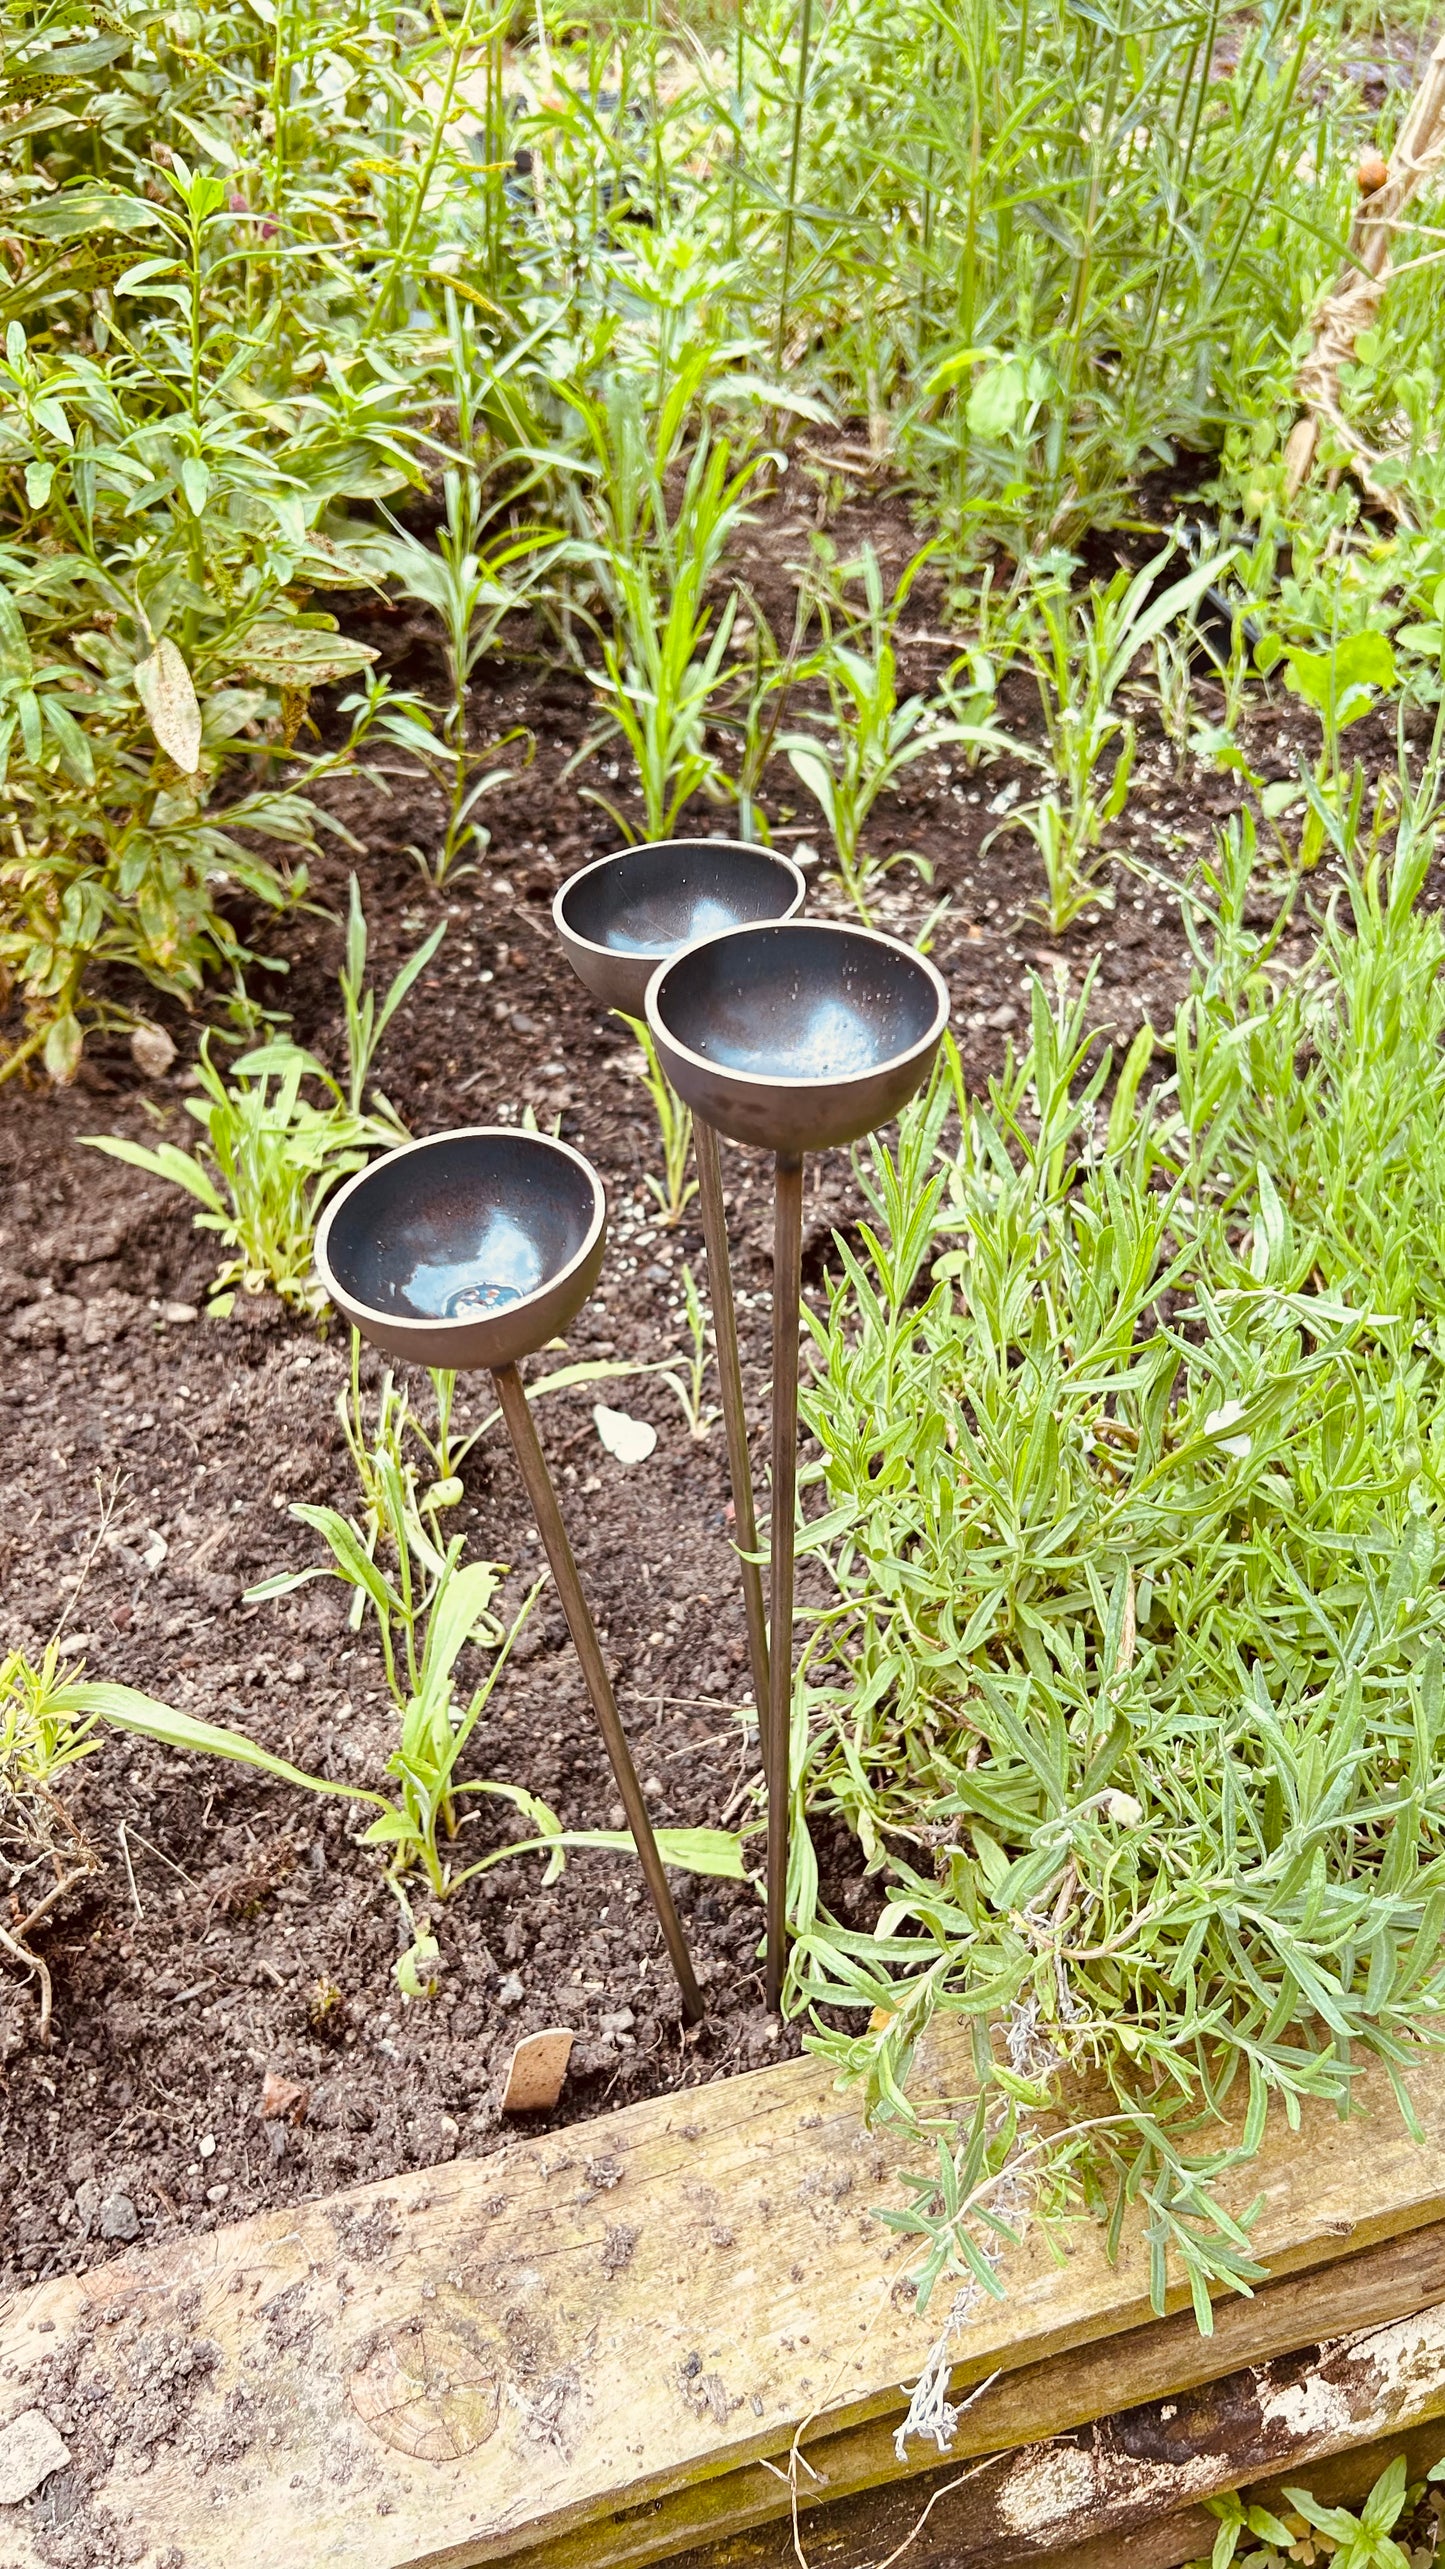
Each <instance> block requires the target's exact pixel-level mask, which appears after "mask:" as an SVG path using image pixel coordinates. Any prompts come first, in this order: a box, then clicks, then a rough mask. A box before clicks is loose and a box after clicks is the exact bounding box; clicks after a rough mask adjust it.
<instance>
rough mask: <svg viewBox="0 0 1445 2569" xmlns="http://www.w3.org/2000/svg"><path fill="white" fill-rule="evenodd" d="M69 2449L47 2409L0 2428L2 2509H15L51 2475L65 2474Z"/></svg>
mask: <svg viewBox="0 0 1445 2569" xmlns="http://www.w3.org/2000/svg"><path fill="white" fill-rule="evenodd" d="M69 2460H70V2447H69V2445H68V2444H67V2443H66V2442H65V2441H64V2439H63V2437H61V2436H60V2435H58V2434H57V2433H56V2430H55V2428H54V2427H53V2426H52V2425H51V2423H50V2420H49V2418H48V2417H47V2416H46V2414H45V2411H44V2409H41V2408H24V2409H22V2410H21V2412H20V2415H19V2416H18V2417H12V2419H11V2420H10V2423H9V2425H8V2426H5V2427H0V2507H14V2506H18V2505H19V2504H20V2501H21V2499H22V2498H28V2497H32V2496H33V2495H34V2493H35V2491H36V2490H37V2489H38V2488H39V2486H40V2483H41V2481H42V2480H48V2479H49V2477H50V2474H51V2472H52V2471H63V2470H64V2468H65V2466H66V2463H67V2462H68V2461H69Z"/></svg>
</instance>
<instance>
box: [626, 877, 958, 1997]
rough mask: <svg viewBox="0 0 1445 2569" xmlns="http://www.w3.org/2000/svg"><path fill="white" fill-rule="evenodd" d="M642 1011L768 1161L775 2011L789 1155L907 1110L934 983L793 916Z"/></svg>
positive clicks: (675, 983)
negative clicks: (771, 1177)
mask: <svg viewBox="0 0 1445 2569" xmlns="http://www.w3.org/2000/svg"><path fill="white" fill-rule="evenodd" d="M646 1006H647V1022H648V1025H649V1026H650V1027H651V1030H652V1038H653V1041H654V1043H655V1044H656V1046H657V1053H658V1059H659V1060H660V1062H661V1063H662V1066H663V1068H664V1070H665V1071H666V1073H667V1075H668V1078H669V1079H670V1080H671V1081H672V1084H673V1086H674V1088H675V1089H676V1090H677V1093H678V1095H679V1097H681V1098H682V1099H683V1101H684V1103H685V1104H686V1105H688V1106H690V1107H691V1108H692V1112H693V1116H694V1118H695V1119H698V1120H700V1121H701V1122H702V1123H705V1124H706V1125H707V1126H709V1127H711V1128H714V1129H716V1130H717V1131H718V1132H722V1133H726V1134H728V1135H729V1136H730V1138H731V1139H732V1140H733V1141H735V1142H752V1143H755V1144H758V1145H760V1146H761V1148H763V1149H764V1150H770V1151H771V1152H772V1153H773V1157H774V1235H773V1236H774V1263H773V1509H772V1563H771V1583H772V1624H771V1630H770V1632H769V1636H768V1641H769V1650H770V1655H771V1683H770V1685H769V1688H768V1694H767V1710H766V1719H765V1722H764V1725H763V1729H764V1745H765V1758H764V1766H765V1772H766V1776H767V1786H768V1860H767V1894H768V1937H767V1990H768V2004H769V2006H770V2007H772V2008H774V2009H778V2008H781V2005H782V1996H783V1980H784V1975H785V1971H786V1964H787V1893H788V1819H789V1806H790V1800H791V1792H792V1775H791V1756H790V1734H791V1727H792V1710H793V1601H794V1579H793V1552H794V1540H795V1526H796V1510H797V1479H798V1327H799V1321H800V1318H801V1309H802V1250H803V1158H804V1154H805V1153H806V1152H808V1151H820V1150H827V1149H830V1148H833V1147H835V1146H836V1145H838V1144H841V1143H844V1142H856V1141H858V1140H859V1139H860V1138H861V1137H862V1135H863V1134H865V1133H871V1132H873V1131H875V1130H876V1128H877V1127H878V1126H879V1125H880V1124H886V1123H887V1122H888V1121H889V1119H890V1117H892V1116H894V1115H896V1114H897V1113H898V1111H899V1109H900V1107H902V1106H905V1105H906V1104H907V1102H908V1100H909V1098H910V1097H912V1096H913V1094H914V1092H915V1091H916V1090H917V1089H918V1088H920V1087H921V1086H922V1084H923V1082H924V1080H925V1079H926V1078H927V1076H928V1072H929V1069H930V1066H931V1064H932V1061H933V1057H934V1054H935V1053H936V1051H937V1049H938V1045H939V1041H940V1039H941V1037H942V1034H943V1029H944V1027H945V1025H946V1024H947V1022H948V991H947V988H946V986H945V984H944V982H943V981H942V979H941V978H940V976H939V974H938V973H937V972H936V971H935V969H934V967H933V965H932V964H931V963H928V962H927V961H925V959H924V957H923V956H922V955H920V954H918V953H916V952H915V951H914V949H913V947H912V946H906V945H901V944H899V942H898V941H897V940H896V939H895V938H893V937H884V936H879V935H878V934H877V933H876V932H875V931H874V930H872V929H870V928H854V927H841V926H837V925H835V924H833V923H832V922H831V921H830V922H827V923H824V922H822V921H804V920H800V919H792V920H788V921H786V922H781V923H778V924H775V925H771V926H764V927H745V928H733V929H730V930H727V931H725V932H724V933H723V934H721V935H719V936H714V937H708V938H705V939H703V940H701V941H700V942H698V943H697V944H695V945H691V946H688V947H687V948H686V949H685V950H684V951H683V952H682V953H681V954H678V955H675V956H674V957H673V958H672V960H671V962H669V963H664V964H661V965H659V967H658V969H657V971H656V972H655V973H654V975H653V977H652V980H651V982H650V983H649V985H648V991H647V1001H646ZM695 1129H696V1126H695Z"/></svg>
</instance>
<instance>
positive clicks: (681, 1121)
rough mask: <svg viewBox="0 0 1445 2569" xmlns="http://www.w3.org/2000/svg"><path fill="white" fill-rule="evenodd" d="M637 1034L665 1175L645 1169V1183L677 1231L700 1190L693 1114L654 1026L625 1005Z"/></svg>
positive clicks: (662, 1218)
mask: <svg viewBox="0 0 1445 2569" xmlns="http://www.w3.org/2000/svg"><path fill="white" fill-rule="evenodd" d="M615 1013H616V1014H617V1015H618V1016H619V1017H621V1019H622V1022H623V1024H624V1025H625V1026H627V1027H629V1028H630V1029H631V1032H632V1033H633V1035H634V1036H635V1037H636V1040H637V1049H638V1052H639V1054H640V1055H641V1064H640V1068H639V1072H638V1076H639V1077H640V1079H641V1081H642V1084H643V1086H644V1088H645V1089H646V1090H647V1094H648V1096H649V1097H650V1098H651V1100H652V1105H653V1112H654V1113H655V1115H656V1117H657V1130H658V1135H659V1138H660V1139H661V1142H662V1172H663V1173H662V1176H661V1177H660V1178H659V1177H656V1176H654V1174H653V1172H652V1170H651V1169H646V1170H644V1172H643V1183H644V1185H645V1186H646V1188H647V1191H648V1193H649V1195H651V1196H652V1197H653V1198H654V1199H655V1201H656V1204H657V1208H658V1211H657V1218H658V1220H659V1221H660V1222H661V1223H662V1224H663V1226H664V1227H665V1229H667V1230H669V1231H675V1230H676V1229H677V1226H678V1224H679V1222H680V1221H681V1220H682V1217H683V1215H684V1213H685V1212H686V1211H687V1208H688V1206H689V1204H690V1203H691V1202H692V1199H693V1197H694V1196H695V1195H696V1193H697V1180H696V1178H695V1177H689V1176H688V1174H687V1163H688V1159H689V1156H690V1154H691V1151H692V1114H691V1111H690V1109H689V1108H687V1107H686V1106H684V1104H683V1102H682V1100H681V1098H680V1097H679V1096H678V1094H677V1092H676V1090H675V1089H674V1087H673V1085H672V1083H671V1081H670V1080H669V1078H668V1076H667V1073H666V1072H665V1071H664V1069H663V1067H662V1064H661V1062H660V1061H659V1060H658V1058H657V1046H656V1045H655V1044H654V1042H653V1040H652V1034H651V1030H650V1028H649V1027H648V1026H647V1025H646V1024H645V1023H644V1021H643V1019H642V1018H641V1017H629V1016H628V1015H627V1013H626V1011H625V1010H624V1009H621V1008H619V1009H618V1010H617V1011H616V1012H615Z"/></svg>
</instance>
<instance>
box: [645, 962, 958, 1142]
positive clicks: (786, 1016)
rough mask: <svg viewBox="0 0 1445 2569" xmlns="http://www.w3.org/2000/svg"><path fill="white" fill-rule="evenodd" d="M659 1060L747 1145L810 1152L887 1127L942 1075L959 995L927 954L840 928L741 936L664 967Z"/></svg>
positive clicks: (685, 1093) (655, 999) (652, 993)
mask: <svg viewBox="0 0 1445 2569" xmlns="http://www.w3.org/2000/svg"><path fill="white" fill-rule="evenodd" d="M646 1007H647V1022H648V1025H649V1026H650V1027H651V1029H652V1036H653V1041H654V1042H655V1044H656V1046H657V1051H658V1057H659V1059H660V1061H661V1063H662V1067H663V1069H664V1070H665V1071H666V1073H667V1076H668V1078H669V1079H670V1080H671V1082H672V1085H673V1087H674V1088H675V1089H676V1090H677V1093H678V1095H679V1097H680V1098H682V1099H683V1101H684V1103H685V1104H686V1105H688V1106H690V1107H691V1108H692V1110H693V1112H694V1114H697V1115H700V1116H702V1117H703V1118H704V1120H705V1121H706V1122H707V1123H709V1124H712V1125H715V1126H716V1128H717V1130H718V1131H719V1132H720V1133H726V1134H728V1135H729V1137H730V1138H731V1139H732V1140H733V1141H735V1142H754V1143H756V1144H757V1145H758V1146H759V1147H760V1148H761V1149H763V1150H769V1151H779V1152H782V1153H783V1154H785V1155H786V1156H796V1155H797V1154H798V1153H800V1152H803V1151H821V1150H826V1149H828V1148H829V1147H830V1146H831V1145H833V1144H835V1143H841V1142H856V1141H857V1140H858V1139H859V1137H860V1135H862V1134H864V1133H871V1132H873V1131H874V1130H875V1129H876V1127H877V1126H878V1125H880V1124H886V1123H887V1122H888V1120H889V1118H890V1117H891V1116H894V1115H896V1114H897V1113H898V1111H899V1108H900V1107H902V1106H905V1105H906V1104H907V1102H908V1100H909V1098H910V1097H911V1096H912V1095H913V1094H914V1091H915V1090H916V1089H918V1088H920V1087H921V1086H922V1084H923V1082H924V1080H925V1079H926V1078H927V1076H928V1071H929V1066H930V1064H931V1062H932V1060H933V1056H934V1054H935V1052H936V1051H937V1049H938V1044H939V1039H940V1037H941V1036H942V1033H943V1029H944V1027H945V1026H946V1024H947V1023H948V990H947V986H946V984H945V983H944V981H943V979H942V977H941V975H940V974H939V973H938V972H936V971H935V970H934V967H933V965H932V964H931V963H929V962H928V960H927V958H926V957H925V956H923V955H921V954H919V953H917V951H916V950H915V949H914V947H912V946H906V945H902V944H900V943H899V941H898V939H897V938H896V937H884V936H879V935H878V934H877V933H876V931H875V930H873V929H872V928H855V927H849V926H844V925H840V924H837V923H835V922H833V921H831V920H821V919H811V920H810V919H792V920H788V921H786V922H783V923H780V924H778V925H776V926H769V927H756V928H735V929H733V930H731V931H730V932H728V933H726V934H724V935H722V936H716V937H707V938H705V939H703V940H702V941H701V942H700V943H699V944H697V945H692V946H687V947H685V948H684V950H683V952H682V953H681V954H678V955H674V956H673V957H672V960H671V961H670V962H668V963H664V964H661V965H659V967H658V969H657V971H656V972H655V973H654V974H653V976H652V979H651V981H650V983H649V984H648V990H647V1000H646Z"/></svg>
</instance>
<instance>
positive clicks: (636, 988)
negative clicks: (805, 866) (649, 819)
mask: <svg viewBox="0 0 1445 2569" xmlns="http://www.w3.org/2000/svg"><path fill="white" fill-rule="evenodd" d="M807 888H808V887H807V885H806V883H805V882H804V880H803V876H802V874H801V872H800V871H799V869H798V867H797V866H796V865H795V864H794V863H793V860H792V858H791V857H790V856H779V855H777V854H776V853H775V852H774V851H773V849H771V848H766V847H753V846H749V845H745V844H744V843H743V841H742V840H741V839H686V838H674V839H654V840H652V841H650V842H649V844H648V845H647V846H645V847H628V848H624V849H623V850H622V852H621V854H620V855H617V856H599V857H598V858H597V860H596V862H595V863H594V864H592V865H584V866H583V868H582V871H581V873H580V874H574V875H572V876H571V877H570V879H569V880H568V881H567V882H566V883H564V884H563V886H562V888H561V890H560V892H559V893H558V894H557V897H556V899H555V900H554V902H553V904H552V917H553V919H554V920H555V922H556V927H557V934H558V936H559V937H560V938H561V940H562V949H563V952H564V953H565V955H566V957H567V960H568V962H569V963H570V964H571V966H572V969H573V971H574V972H575V973H576V975H577V977H578V979H579V980H580V981H585V982H586V984H587V987H588V989H589V990H590V991H591V992H592V994H593V996H594V997H595V998H597V999H600V1000H601V1001H602V1003H603V1005H604V1007H607V1008H623V1009H625V1010H626V1012H627V1014H628V1016H630V1017H640V1016H641V1014H642V1003H643V1000H644V999H645V997H646V995H647V985H648V983H649V981H650V980H651V979H652V976H653V973H654V972H655V971H656V969H657V966H658V963H659V962H660V961H661V959H662V958H663V957H664V956H665V955H670V954H676V952H677V950H678V947H679V946H685V945H691V944H692V943H693V941H694V939H695V938H697V937H710V936H715V935H717V934H718V932H719V931H720V930H721V929H724V928H741V927H749V926H751V925H753V923H754V922H755V921H758V920H763V919H791V918H792V916H793V914H794V912H795V911H796V910H798V909H800V908H801V906H802V901H803V896H804V893H805V892H806V891H807Z"/></svg>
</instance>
